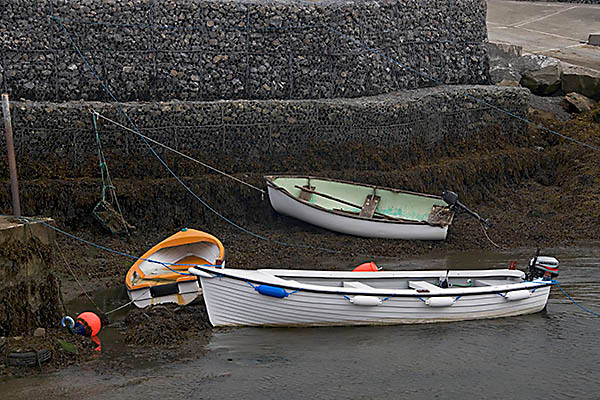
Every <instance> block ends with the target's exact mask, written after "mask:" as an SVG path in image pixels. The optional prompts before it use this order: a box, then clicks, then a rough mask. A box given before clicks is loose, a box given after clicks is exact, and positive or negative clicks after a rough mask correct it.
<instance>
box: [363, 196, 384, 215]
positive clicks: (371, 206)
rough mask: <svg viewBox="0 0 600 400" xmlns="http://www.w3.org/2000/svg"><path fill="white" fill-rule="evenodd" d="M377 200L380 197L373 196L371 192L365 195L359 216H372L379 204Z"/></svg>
mask: <svg viewBox="0 0 600 400" xmlns="http://www.w3.org/2000/svg"><path fill="white" fill-rule="evenodd" d="M379 200H381V197H379V196H375V195H373V194H370V195H367V197H366V198H365V202H364V203H363V206H362V208H361V209H360V214H358V216H359V217H366V218H373V214H375V209H376V208H377V205H378V204H379Z"/></svg>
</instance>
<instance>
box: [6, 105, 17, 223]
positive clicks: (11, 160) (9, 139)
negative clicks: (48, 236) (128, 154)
mask: <svg viewBox="0 0 600 400" xmlns="http://www.w3.org/2000/svg"><path fill="white" fill-rule="evenodd" d="M2 115H4V136H5V137H6V151H7V153H8V169H9V171H10V189H11V192H12V202H13V214H14V216H15V217H20V216H21V203H20V201H19V182H18V179H17V162H16V161H15V144H14V142H13V132H12V123H11V121H10V104H9V102H8V94H7V93H3V94H2Z"/></svg>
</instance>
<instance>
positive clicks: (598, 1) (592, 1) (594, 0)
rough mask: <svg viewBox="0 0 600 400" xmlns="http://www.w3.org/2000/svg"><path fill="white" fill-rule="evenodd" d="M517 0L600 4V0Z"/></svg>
mask: <svg viewBox="0 0 600 400" xmlns="http://www.w3.org/2000/svg"><path fill="white" fill-rule="evenodd" d="M517 1H537V2H542V3H544V2H545V3H554V2H560V3H581V4H600V0H517Z"/></svg>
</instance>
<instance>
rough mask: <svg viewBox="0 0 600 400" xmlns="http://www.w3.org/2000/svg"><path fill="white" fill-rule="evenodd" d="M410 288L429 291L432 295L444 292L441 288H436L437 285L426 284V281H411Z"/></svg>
mask: <svg viewBox="0 0 600 400" xmlns="http://www.w3.org/2000/svg"><path fill="white" fill-rule="evenodd" d="M408 287H409V288H411V289H415V290H421V291H428V292H431V293H439V292H441V291H442V290H444V289H442V288H441V287H439V286H436V285H434V284H432V283H429V282H426V281H409V282H408Z"/></svg>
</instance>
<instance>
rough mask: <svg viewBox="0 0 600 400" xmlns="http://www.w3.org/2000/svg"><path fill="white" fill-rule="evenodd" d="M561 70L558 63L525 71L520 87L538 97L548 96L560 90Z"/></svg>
mask: <svg viewBox="0 0 600 400" xmlns="http://www.w3.org/2000/svg"><path fill="white" fill-rule="evenodd" d="M561 76H562V68H561V66H560V63H556V64H551V65H548V66H545V67H543V68H541V69H539V70H532V71H527V72H525V73H524V74H523V77H522V78H521V86H524V87H526V88H528V89H529V90H531V92H532V93H533V94H537V95H539V96H550V95H551V94H553V93H555V92H556V91H557V90H558V89H560V88H561Z"/></svg>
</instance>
